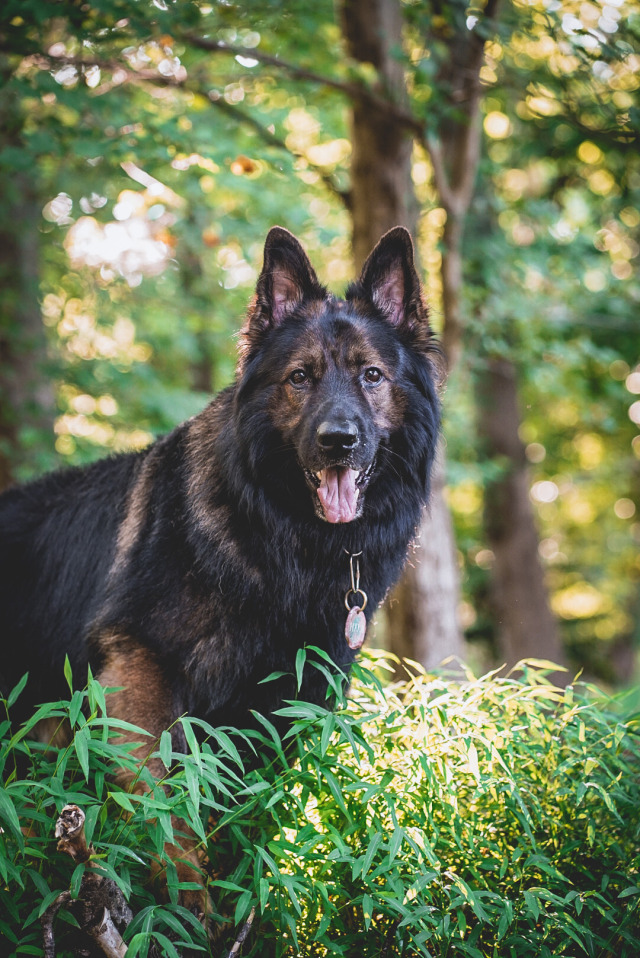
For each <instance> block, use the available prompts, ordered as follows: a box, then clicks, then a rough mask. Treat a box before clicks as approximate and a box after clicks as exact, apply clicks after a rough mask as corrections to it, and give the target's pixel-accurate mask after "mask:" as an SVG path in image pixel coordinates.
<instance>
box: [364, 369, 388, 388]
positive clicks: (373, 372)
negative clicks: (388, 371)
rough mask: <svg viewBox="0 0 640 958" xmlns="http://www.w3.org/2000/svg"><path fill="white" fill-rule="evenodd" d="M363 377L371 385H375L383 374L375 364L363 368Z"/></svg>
mask: <svg viewBox="0 0 640 958" xmlns="http://www.w3.org/2000/svg"><path fill="white" fill-rule="evenodd" d="M364 379H365V382H367V383H371V385H372V386H376V385H377V384H378V383H380V382H382V380H383V379H384V376H383V375H382V372H381V371H380V370H379V369H378V367H377V366H369V368H368V369H365V371H364Z"/></svg>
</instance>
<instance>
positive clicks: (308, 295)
mask: <svg viewBox="0 0 640 958" xmlns="http://www.w3.org/2000/svg"><path fill="white" fill-rule="evenodd" d="M324 296H325V290H324V287H322V286H321V285H320V283H319V282H318V277H317V276H316V274H315V272H314V269H313V266H312V265H311V263H310V262H309V259H308V257H307V254H306V253H305V251H304V250H303V248H302V246H301V245H300V243H299V242H298V240H297V239H296V238H295V236H294V235H293V234H292V233H290V232H289V231H288V230H285V229H283V228H282V227H281V226H274V227H272V228H271V229H270V230H269V232H268V234H267V239H266V242H265V244H264V264H263V267H262V272H261V273H260V276H259V277H258V284H257V286H256V298H255V303H254V306H253V309H252V310H251V315H250V317H249V323H250V325H251V326H252V327H253V329H254V330H262V329H267V328H269V327H274V326H279V325H280V323H281V322H282V320H283V319H284V318H285V316H286V315H287V314H288V313H290V312H291V311H292V310H293V309H294V308H295V307H296V306H297V305H298V304H299V303H301V302H302V301H303V300H304V299H314V298H315V299H323V298H324Z"/></svg>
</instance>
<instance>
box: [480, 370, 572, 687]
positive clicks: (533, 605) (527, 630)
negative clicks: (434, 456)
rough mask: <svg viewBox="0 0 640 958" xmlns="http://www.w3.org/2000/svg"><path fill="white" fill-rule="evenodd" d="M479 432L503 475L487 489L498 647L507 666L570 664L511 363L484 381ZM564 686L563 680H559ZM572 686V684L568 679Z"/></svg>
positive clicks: (483, 373) (557, 677)
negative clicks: (550, 583)
mask: <svg viewBox="0 0 640 958" xmlns="http://www.w3.org/2000/svg"><path fill="white" fill-rule="evenodd" d="M477 399H478V414H479V415H478V430H479V434H480V438H481V440H482V442H483V443H484V447H485V453H486V456H487V458H488V459H490V460H491V459H493V460H497V462H498V463H499V464H501V465H502V467H503V470H502V475H501V476H500V478H498V479H497V480H495V481H493V482H491V483H490V484H489V485H488V486H487V490H486V497H485V528H486V534H487V541H488V545H489V547H490V548H491V550H492V552H493V554H494V560H493V570H492V600H493V605H494V609H495V614H496V625H497V630H498V644H499V647H500V653H501V656H502V657H503V658H504V660H505V661H506V664H507V666H508V667H512V666H514V665H515V664H516V663H517V662H518V661H520V660H521V659H523V658H540V659H549V660H551V661H553V662H557V663H558V664H559V665H562V664H563V661H564V657H563V653H562V646H561V643H560V637H559V633H558V626H557V623H556V620H555V618H554V616H553V614H552V612H551V609H550V607H549V597H548V593H547V589H546V586H545V581H544V570H543V568H542V565H541V562H540V557H539V554H538V533H537V530H536V527H535V521H534V515H533V509H532V506H531V502H530V499H529V488H530V480H529V470H528V468H527V461H526V457H525V452H524V446H523V445H522V442H521V441H520V437H519V435H518V427H519V425H520V413H519V409H518V395H517V377H516V370H515V368H514V366H513V365H512V363H510V362H509V361H507V360H502V359H488V360H487V361H486V365H485V366H484V367H483V369H482V371H481V372H480V374H479V377H478V385H477ZM553 677H554V679H555V680H556V681H559V682H562V681H563V679H562V677H561V675H560V674H558V673H556V674H554V676H553ZM564 681H565V682H566V679H565V680H564Z"/></svg>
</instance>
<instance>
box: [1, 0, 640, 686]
mask: <svg viewBox="0 0 640 958" xmlns="http://www.w3.org/2000/svg"><path fill="white" fill-rule="evenodd" d="M485 7H486V4H478V5H476V6H474V7H473V8H471V7H469V5H468V4H467V3H466V2H462V0H455V2H451V3H448V4H441V3H438V4H433V3H431V2H428V0H420V2H403V3H402V10H403V14H404V17H405V24H406V45H405V50H404V51H398V56H399V57H402V58H403V61H404V67H405V70H406V76H407V95H408V103H407V108H409V107H410V109H411V112H412V115H413V116H414V117H415V118H416V122H417V125H418V127H420V125H421V124H422V125H423V127H424V131H425V134H427V133H429V132H430V131H431V130H432V129H433V128H434V126H435V125H437V124H436V121H438V122H439V121H440V119H441V118H442V115H443V112H444V114H445V119H446V111H447V109H450V107H447V103H448V102H449V101H448V99H447V90H446V89H442V83H441V78H440V70H439V67H440V65H441V60H442V57H443V55H445V54H446V55H448V53H447V51H448V50H449V46H448V45H447V44H446V43H443V42H442V38H443V37H447V36H448V35H450V33H451V31H454V32H455V31H456V30H459V29H463V30H465V29H468V30H477V31H481V32H482V31H484V33H482V35H483V36H484V35H485V34H486V32H487V30H488V29H489V27H488V25H487V22H486V20H485V17H484V15H483V11H484V10H485ZM54 12H55V16H54V15H53V12H52V7H51V4H50V3H49V2H47V0H28V2H26V0H20V2H18V0H9V2H6V3H4V4H3V5H2V10H0V112H1V113H2V117H3V119H4V120H6V121H7V122H5V123H4V127H5V128H6V129H5V134H2V135H1V136H0V179H1V180H2V182H3V183H5V184H6V188H5V189H4V190H0V213H1V214H2V217H3V219H4V220H5V222H8V221H13V220H15V221H16V223H17V224H18V225H17V226H16V230H17V231H18V239H19V238H20V237H23V236H24V233H25V231H26V229H27V226H28V224H29V223H30V222H32V219H33V218H28V217H23V215H22V213H21V212H20V211H18V213H16V210H15V209H14V208H13V206H12V204H13V203H14V201H15V199H16V194H17V193H18V192H19V187H20V183H21V182H23V180H24V177H25V173H26V174H28V175H27V179H28V183H29V188H30V190H31V191H32V192H34V193H35V197H36V201H37V202H36V210H35V216H36V220H37V221H38V222H39V224H40V226H39V237H40V250H41V263H40V268H39V275H40V299H41V303H42V313H43V318H44V324H45V332H46V335H47V347H48V353H47V366H46V370H44V371H43V373H46V378H47V380H49V381H51V382H52V383H53V384H54V386H55V393H56V410H55V424H54V429H55V453H54V454H47V453H46V449H48V446H49V442H50V434H51V430H50V429H48V430H47V432H46V435H45V434H44V433H43V430H42V429H41V428H40V427H39V425H37V426H34V425H33V424H32V423H31V422H30V417H29V415H28V410H27V411H26V413H25V414H24V415H22V413H24V410H23V411H22V413H21V411H18V413H17V414H16V415H17V419H18V423H17V424H18V425H20V426H21V428H20V431H19V436H18V439H19V442H18V450H17V454H16V450H13V449H9V450H8V451H7V453H6V454H7V455H14V456H15V458H16V461H15V463H14V464H13V474H14V476H15V478H17V479H18V480H22V479H26V478H29V477H30V476H32V475H33V474H34V473H36V472H40V471H43V470H44V469H45V468H49V467H51V466H53V465H60V464H67V463H69V464H82V463H84V462H87V461H89V460H91V459H94V458H96V457H97V456H101V455H104V454H105V453H106V452H111V451H116V452H117V451H119V450H121V449H128V448H137V447H139V446H141V445H145V444H146V443H147V442H149V440H150V439H151V438H152V437H153V436H155V435H158V434H160V433H163V432H166V431H167V430H168V429H170V428H171V427H172V426H173V425H174V424H175V423H176V422H177V421H179V420H181V419H184V418H187V417H188V416H190V415H192V414H193V413H194V412H196V411H197V410H199V409H200V408H202V406H203V405H204V403H205V402H206V400H207V397H208V395H209V394H210V392H211V390H212V389H218V388H220V387H221V386H223V385H225V384H226V383H227V382H228V381H229V379H230V377H231V376H232V373H233V367H234V333H235V332H236V330H237V328H238V326H239V325H240V322H241V319H242V315H243V312H244V310H245V306H246V303H247V301H248V300H249V298H250V296H251V294H252V290H253V286H254V281H255V277H256V273H257V271H258V269H259V266H260V256H261V243H262V239H263V237H264V235H265V233H266V231H267V229H268V228H269V226H271V225H273V224H274V223H280V224H282V225H284V226H286V227H288V228H290V229H292V230H293V231H295V232H296V233H297V234H298V235H300V237H301V238H302V240H303V241H304V243H305V245H306V247H307V248H308V250H309V252H310V254H311V257H312V259H313V261H314V263H315V264H317V265H318V272H319V274H320V276H321V277H322V279H323V280H328V282H329V284H330V285H331V286H332V287H335V288H336V289H341V288H344V283H345V281H347V280H348V279H349V278H351V265H350V258H349V247H348V234H349V221H348V203H347V202H345V200H348V189H349V162H350V155H351V148H350V143H349V138H348V128H347V123H346V115H347V110H348V107H349V103H350V99H349V97H350V95H351V94H352V92H353V84H354V83H362V84H364V85H365V86H371V85H373V86H375V76H374V72H373V70H372V69H371V70H367V69H363V68H362V67H356V66H355V65H354V64H353V63H350V62H349V60H348V58H347V56H346V55H345V54H344V51H343V50H342V48H341V47H340V31H339V26H338V23H337V21H336V16H335V9H334V5H333V4H331V3H329V2H328V0H323V2H321V3H316V4H313V5H311V6H310V5H309V4H305V3H302V2H301V0H295V2H287V3H284V2H274V0H254V2H252V3H251V4H247V3H241V2H228V3H224V4H211V3H208V2H204V0H203V2H195V0H194V2H180V3H171V2H165V0H158V2H157V3H146V4H136V5H131V4H127V3H124V2H122V0H103V2H100V3H84V4H78V3H77V2H75V0H60V2H58V3H56V5H55V11H54ZM638 23H639V15H638V5H637V0H623V2H617V0H616V2H615V3H611V4H606V5H605V6H603V5H601V4H599V3H596V2H590V0H588V2H583V0H567V2H564V3H562V4H558V3H556V2H553V3H549V2H546V0H545V2H543V0H535V2H529V0H526V2H525V0H513V2H509V3H504V4H501V5H500V13H499V16H498V19H497V21H496V23H495V30H494V28H493V27H491V36H490V37H489V38H488V40H489V42H488V43H487V46H486V49H485V62H484V64H483V67H482V71H481V83H482V91H481V92H482V104H481V110H482V120H483V126H484V146H483V159H482V164H481V170H480V175H479V181H478V185H477V191H476V198H475V201H474V205H473V209H472V213H471V217H470V221H469V224H468V227H467V229H466V241H465V276H464V287H463V289H462V291H461V300H462V304H463V313H464V320H465V336H464V339H465V342H464V347H465V348H464V355H463V358H462V361H461V366H460V369H459V370H458V371H457V372H456V373H455V374H454V378H453V379H452V381H451V382H450V385H449V388H448V391H447V393H446V395H445V398H444V406H445V409H444V413H445V435H446V437H447V445H448V459H449V468H450V475H449V486H450V496H449V498H450V504H451V507H452V511H453V516H454V521H455V526H456V536H457V542H458V546H459V552H460V558H461V563H462V565H463V569H464V575H463V590H464V607H463V613H464V614H463V622H464V625H465V627H466V631H467V636H468V638H470V639H478V640H481V641H480V642H479V646H480V647H481V648H482V649H483V650H484V648H485V647H486V648H488V649H489V650H490V651H491V650H492V646H491V643H492V640H493V637H494V633H495V624H494V623H493V622H492V621H491V618H492V615H493V613H492V611H491V609H490V605H489V603H488V602H487V595H488V592H489V589H490V577H491V561H492V558H491V554H490V551H489V550H488V549H487V544H486V537H485V535H484V530H483V522H482V503H483V496H484V491H485V488H486V485H487V483H488V482H490V481H491V480H492V479H493V478H495V476H496V471H498V472H499V470H500V468H501V463H500V462H493V461H487V459H486V455H485V453H484V451H483V450H482V449H481V448H479V447H478V443H477V440H476V436H475V429H474V428H470V422H473V420H474V417H476V416H477V414H478V412H477V402H476V398H475V396H474V393H473V383H474V376H475V375H477V374H478V372H479V371H480V372H481V367H482V364H483V362H485V361H486V359H487V357H496V356H500V357H505V358H507V359H508V360H509V361H511V362H514V363H515V364H516V366H517V369H518V374H519V377H520V382H521V384H522V385H521V394H522V412H523V425H522V440H523V445H524V448H525V454H526V456H527V458H528V459H529V462H530V464H531V486H532V490H531V492H532V501H533V506H534V509H535V511H536V518H537V520H538V523H539V527H540V531H541V540H542V542H541V548H540V554H541V558H542V561H543V562H544V564H545V567H546V569H547V574H548V583H549V587H550V592H551V596H552V604H553V607H554V609H555V611H556V613H557V614H558V616H559V618H560V620H561V623H562V629H563V638H564V642H565V646H566V647H567V648H568V651H569V653H570V655H571V656H572V660H573V661H574V662H575V663H576V664H577V665H578V666H580V667H585V668H587V669H588V670H589V673H590V674H592V675H595V676H597V677H598V678H599V679H604V680H605V681H607V682H611V683H615V682H616V681H619V680H620V678H621V677H622V678H624V679H628V678H629V677H630V674H629V673H630V672H631V671H632V666H631V665H630V664H629V660H630V658H631V655H632V653H630V651H629V650H632V649H633V645H634V643H635V645H636V647H637V645H638V642H639V641H640V636H639V634H638V624H637V623H638V618H639V617H638V596H639V594H640V592H639V589H638V582H639V576H640V566H639V561H640V560H639V559H638V549H637V544H638V540H639V537H640V523H639V522H638V514H639V511H638V510H639V509H640V484H639V481H640V480H639V477H640V469H639V466H638V463H639V461H640V436H639V435H638V424H639V423H638V417H639V416H640V406H639V405H638V395H639V393H638V390H640V378H639V377H640V370H639V369H638V368H637V366H638V363H639V361H640V354H639V353H638V336H637V321H636V314H637V304H638V301H639V300H640V285H639V283H638V271H637V269H635V268H634V265H635V263H637V257H638V252H639V250H640V232H639V230H640V215H639V214H638V206H639V200H638V192H639V190H640V171H639V170H640V168H639V159H638V151H637V148H636V146H637V135H638V116H639V114H638V90H639V89H640V84H639V82H638V76H639V72H638V38H639V35H640V34H639V28H638ZM314 78H315V79H314ZM8 121H11V122H8ZM18 174H20V176H21V177H22V179H20V177H19V175H18ZM414 182H415V186H416V191H417V194H418V199H419V202H420V204H421V209H422V218H421V223H420V237H419V252H420V256H421V260H422V262H423V263H424V265H425V267H426V270H427V277H426V286H427V291H428V298H429V301H430V303H431V306H432V316H433V318H434V323H435V325H436V326H437V325H438V322H439V314H440V276H439V270H440V265H441V253H440V249H439V243H440V240H441V237H442V232H443V229H444V228H445V222H446V214H445V213H444V210H443V209H441V208H440V207H439V206H438V205H437V204H438V197H437V193H436V191H435V188H434V184H433V175H432V169H431V167H430V163H429V160H428V158H427V156H426V154H425V153H424V151H423V150H422V149H421V148H419V147H418V148H416V151H415V157H414ZM18 198H19V197H18ZM7 205H8V206H9V209H8V210H7ZM109 237H111V241H109V242H107V240H108V239H109ZM136 237H137V239H136ZM116 240H117V242H116ZM114 247H115V251H114ZM0 259H1V258H0ZM1 265H2V264H1V263H0V266H1ZM5 280H6V281H5V282H4V283H3V284H2V285H3V288H2V303H1V304H0V313H1V314H2V315H1V320H2V323H3V328H2V331H0V339H1V340H2V343H4V341H5V339H6V340H7V341H8V343H9V345H11V342H12V340H13V338H14V336H16V335H17V333H16V330H15V328H13V326H14V325H15V323H14V324H13V326H12V325H11V317H12V314H13V310H12V308H11V296H15V295H16V291H15V290H12V289H11V282H10V277H5ZM7 323H8V324H9V326H8V329H7V328H6V327H5V325H4V324H7ZM0 345H2V344H0ZM9 354H11V351H10V350H9ZM4 356H5V349H4V346H3V348H2V349H0V361H1V367H2V368H1V369H0V372H2V374H3V375H2V376H0V387H1V386H2V380H3V379H4V378H5V373H6V379H7V381H9V380H10V379H11V376H12V373H13V370H12V368H11V362H10V361H5V359H4ZM1 392H2V388H0V393H1ZM0 398H1V397H0ZM2 426H3V424H2V423H0V456H1V455H2V454H3V453H4V446H5V445H6V440H5V437H4V432H3V428H2ZM545 497H546V498H545ZM550 497H553V498H550ZM620 661H622V663H623V664H622V666H621V665H620V664H619V663H620Z"/></svg>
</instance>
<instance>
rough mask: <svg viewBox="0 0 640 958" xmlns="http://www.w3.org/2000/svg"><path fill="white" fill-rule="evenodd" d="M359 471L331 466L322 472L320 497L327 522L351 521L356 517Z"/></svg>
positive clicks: (319, 489)
mask: <svg viewBox="0 0 640 958" xmlns="http://www.w3.org/2000/svg"><path fill="white" fill-rule="evenodd" d="M357 476H358V472H357V470H356V469H347V468H346V467H345V466H331V467H330V468H329V469H323V470H322V472H321V473H320V486H319V488H318V499H319V500H320V505H321V506H322V509H323V512H324V517H325V519H326V520H327V522H351V520H352V519H355V517H356V508H357V504H358V494H359V492H360V490H359V489H358V488H357V486H356V478H357Z"/></svg>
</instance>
